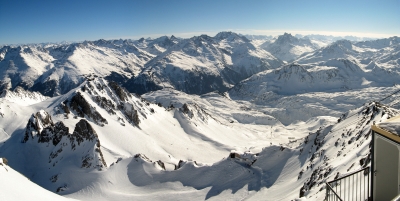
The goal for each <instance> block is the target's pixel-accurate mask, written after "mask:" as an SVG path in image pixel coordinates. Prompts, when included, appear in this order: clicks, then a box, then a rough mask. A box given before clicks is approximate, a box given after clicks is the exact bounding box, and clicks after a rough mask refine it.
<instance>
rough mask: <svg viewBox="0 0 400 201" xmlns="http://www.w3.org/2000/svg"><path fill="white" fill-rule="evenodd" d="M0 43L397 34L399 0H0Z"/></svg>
mask: <svg viewBox="0 0 400 201" xmlns="http://www.w3.org/2000/svg"><path fill="white" fill-rule="evenodd" d="M0 22H1V25H0V44H19V43H39V42H60V41H83V40H97V39H101V38H103V39H119V38H123V39H125V38H132V39H138V38H140V37H157V36H162V35H172V34H173V35H175V36H180V37H191V36H194V35H200V34H203V33H204V34H209V35H212V36H213V35H215V34H216V33H218V32H220V31H228V30H229V31H234V32H238V33H243V34H257V35H278V34H282V33H284V32H289V33H293V34H296V33H300V34H312V33H315V34H325V35H328V34H329V35H356V36H367V37H389V36H394V35H397V36H400V0H357V1H356V0H353V1H351V0H347V1H344V0H279V1H278V0H248V1H244V0H196V1H191V0H115V1H105V0H96V1H94V0H80V1H77V0H36V1H34V0H28V1H27V0H24V1H22V0H0Z"/></svg>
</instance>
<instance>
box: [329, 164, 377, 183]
mask: <svg viewBox="0 0 400 201" xmlns="http://www.w3.org/2000/svg"><path fill="white" fill-rule="evenodd" d="M367 169H370V167H369V166H368V167H365V168H362V169H360V170H356V171H354V172H351V173H348V174H345V175H344V176H341V177H339V178H337V179H335V180H332V181H328V182H326V183H329V184H330V183H333V182H337V181H339V180H341V179H344V178H346V177H350V176H351V175H354V174H357V173H359V172H361V171H364V170H367Z"/></svg>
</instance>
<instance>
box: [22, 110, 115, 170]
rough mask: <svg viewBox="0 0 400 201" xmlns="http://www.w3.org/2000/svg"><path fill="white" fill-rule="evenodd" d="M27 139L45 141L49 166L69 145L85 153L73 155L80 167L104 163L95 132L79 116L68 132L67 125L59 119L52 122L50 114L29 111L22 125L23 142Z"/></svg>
mask: <svg viewBox="0 0 400 201" xmlns="http://www.w3.org/2000/svg"><path fill="white" fill-rule="evenodd" d="M36 138H37V144H36V141H35V139H36ZM29 141H30V144H31V145H34V146H39V147H40V145H39V144H42V143H47V145H46V150H49V152H48V153H49V155H48V157H49V158H48V159H49V163H52V165H53V166H55V165H57V164H58V163H61V161H63V158H64V152H65V150H68V149H71V151H75V150H77V151H78V152H79V153H86V154H85V155H83V156H78V157H76V158H77V160H79V161H81V163H82V165H81V167H84V168H97V169H99V170H101V169H102V168H103V167H107V164H106V162H105V160H104V157H103V154H102V152H101V149H100V140H99V138H98V136H97V133H96V131H95V130H94V129H93V127H92V126H91V125H90V124H89V122H87V121H86V120H84V119H81V120H80V121H79V122H78V123H77V124H76V125H75V129H74V132H73V133H72V134H69V128H68V127H66V126H65V125H64V123H63V122H56V123H53V121H52V120H51V117H50V115H49V114H48V113H47V112H45V111H43V110H41V111H39V112H37V113H36V114H33V115H32V117H31V118H30V119H29V121H28V124H27V126H26V130H25V135H24V139H23V142H24V143H28V142H29ZM83 143H84V144H83ZM81 145H83V146H81ZM78 152H77V153H78ZM43 153H45V151H44V150H42V151H41V154H43ZM79 153H78V154H79ZM66 162H68V161H66Z"/></svg>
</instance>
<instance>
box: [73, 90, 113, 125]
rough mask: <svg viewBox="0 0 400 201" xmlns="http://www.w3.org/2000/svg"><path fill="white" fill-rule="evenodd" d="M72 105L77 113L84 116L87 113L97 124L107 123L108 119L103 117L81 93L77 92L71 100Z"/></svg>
mask: <svg viewBox="0 0 400 201" xmlns="http://www.w3.org/2000/svg"><path fill="white" fill-rule="evenodd" d="M70 107H71V109H73V110H74V111H76V113H77V115H78V116H80V117H84V116H85V115H86V116H88V117H89V118H91V119H93V121H94V122H95V123H96V124H99V125H104V124H107V123H108V122H107V120H106V119H105V118H103V117H102V116H101V115H100V113H99V112H97V111H96V109H94V108H93V107H92V106H90V104H89V103H88V102H87V101H86V100H85V98H84V97H83V96H82V95H81V93H79V92H78V93H76V94H75V96H73V97H72V99H71V100H70Z"/></svg>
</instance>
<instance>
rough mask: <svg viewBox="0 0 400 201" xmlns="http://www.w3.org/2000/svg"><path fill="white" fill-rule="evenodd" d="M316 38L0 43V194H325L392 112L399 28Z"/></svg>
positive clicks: (364, 162) (365, 152)
mask: <svg viewBox="0 0 400 201" xmlns="http://www.w3.org/2000/svg"><path fill="white" fill-rule="evenodd" d="M310 38H311V39H308V38H306V37H304V38H296V37H295V36H292V35H290V34H284V35H282V36H279V37H278V38H275V39H273V38H272V37H261V36H246V37H245V36H242V35H239V34H236V33H232V32H221V33H219V34H217V35H216V36H214V37H210V36H206V35H201V36H196V37H193V38H190V39H181V38H176V37H174V36H171V37H167V36H165V37H161V38H157V39H150V38H148V39H144V38H142V39H139V40H110V41H107V40H98V41H92V42H90V41H85V42H83V43H76V44H75V43H74V44H59V45H55V44H54V45H48V46H46V47H42V46H20V47H3V48H2V49H0V73H1V74H0V75H1V76H3V77H1V86H2V88H3V91H2V92H1V93H0V94H1V95H0V179H1V180H2V182H0V183H1V184H0V188H1V189H4V190H2V191H1V192H0V199H1V200H32V199H33V200H36V199H40V200H274V201H275V200H323V199H324V197H325V182H326V181H331V180H333V179H334V178H335V177H337V176H340V175H345V174H347V173H350V172H352V171H355V170H358V169H361V168H363V167H366V166H369V165H370V147H369V144H370V140H371V132H370V127H371V125H372V124H374V123H380V124H381V125H385V123H384V122H385V121H386V120H387V119H390V118H391V117H394V116H396V115H398V114H399V112H400V111H399V110H398V108H399V101H398V92H399V91H400V89H399V86H398V80H399V78H400V77H399V76H400V74H399V73H400V71H399V69H400V68H399V61H400V60H399V59H400V58H399V55H400V54H399V51H400V48H399V44H400V40H399V39H398V37H391V38H387V39H379V40H372V41H361V42H360V41H359V42H355V41H349V40H337V41H329V40H328V39H327V38H325V40H322V39H318V38H321V37H317V36H310ZM268 48H270V49H273V50H276V51H275V52H273V51H272V50H270V51H271V52H268ZM282 60H284V61H282ZM290 61H294V62H290ZM38 91H39V92H38ZM132 91H136V92H138V93H137V94H135V93H132ZM40 92H42V93H40ZM42 94H44V95H42ZM391 129H393V130H398V128H397V127H396V128H391Z"/></svg>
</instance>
